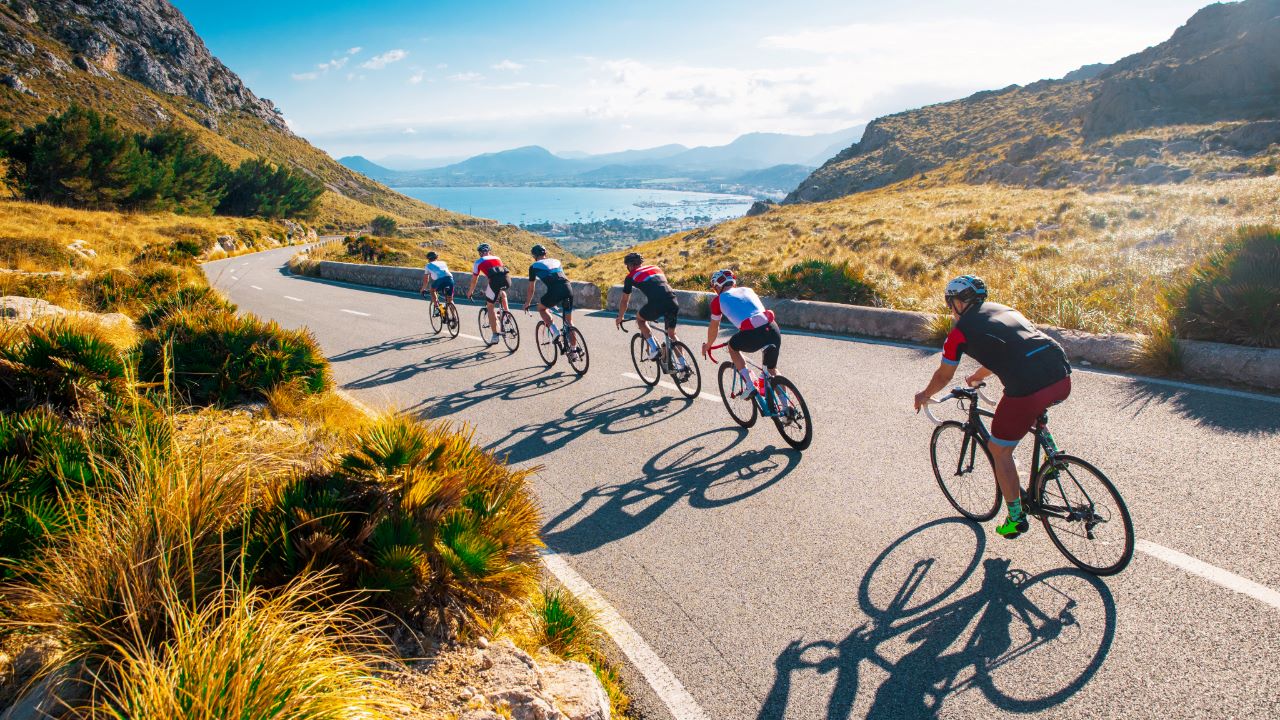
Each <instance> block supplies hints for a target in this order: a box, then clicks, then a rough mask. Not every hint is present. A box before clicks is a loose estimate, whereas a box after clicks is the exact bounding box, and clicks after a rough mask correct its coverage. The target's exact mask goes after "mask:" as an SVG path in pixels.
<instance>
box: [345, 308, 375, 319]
mask: <svg viewBox="0 0 1280 720" xmlns="http://www.w3.org/2000/svg"><path fill="white" fill-rule="evenodd" d="M339 312H344V313H350V314H352V315H359V316H360V317H369V313H362V312H360V311H359V310H348V309H346V308H341V309H340V310H339Z"/></svg>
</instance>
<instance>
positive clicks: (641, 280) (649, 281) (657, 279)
mask: <svg viewBox="0 0 1280 720" xmlns="http://www.w3.org/2000/svg"><path fill="white" fill-rule="evenodd" d="M634 288H640V292H642V293H644V298H645V300H646V301H647V302H648V303H650V304H654V305H660V306H663V307H665V306H667V305H674V304H675V302H676V294H675V293H674V292H672V290H671V286H670V285H669V284H667V276H666V275H663V274H662V271H661V270H659V269H658V268H657V267H655V266H653V265H642V266H640V267H638V268H636V269H635V270H634V271H632V272H630V273H628V274H627V279H626V280H623V281H622V292H623V294H625V295H630V294H631V291H632V289H634Z"/></svg>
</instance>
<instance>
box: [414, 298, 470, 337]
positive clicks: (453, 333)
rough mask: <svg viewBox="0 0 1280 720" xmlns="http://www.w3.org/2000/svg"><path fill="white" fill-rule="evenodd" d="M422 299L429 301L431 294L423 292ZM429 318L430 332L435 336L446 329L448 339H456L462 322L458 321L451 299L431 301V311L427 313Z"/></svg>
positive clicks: (456, 309)
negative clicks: (447, 330)
mask: <svg viewBox="0 0 1280 720" xmlns="http://www.w3.org/2000/svg"><path fill="white" fill-rule="evenodd" d="M422 297H423V298H425V299H430V297H431V294H430V293H428V292H426V291H423V292H422ZM427 314H428V315H429V316H430V317H431V332H433V333H434V334H436V335H439V334H440V331H441V330H443V329H445V328H448V329H449V337H455V338H456V337H458V332H459V331H460V330H461V329H462V322H461V321H460V320H458V308H457V307H456V306H455V305H454V304H453V298H452V297H450V298H449V299H448V300H446V301H444V302H441V301H440V300H439V299H438V298H437V299H436V300H432V301H431V310H430V311H428V313H427Z"/></svg>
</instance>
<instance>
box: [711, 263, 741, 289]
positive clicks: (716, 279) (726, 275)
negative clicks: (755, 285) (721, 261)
mask: <svg viewBox="0 0 1280 720" xmlns="http://www.w3.org/2000/svg"><path fill="white" fill-rule="evenodd" d="M737 284H738V278H736V277H734V276H733V271H732V270H730V269H728V268H725V269H723V270H717V271H715V272H714V273H712V274H711V287H712V288H713V289H715V291H716V292H724V291H725V289H726V288H731V287H733V286H734V285H737Z"/></svg>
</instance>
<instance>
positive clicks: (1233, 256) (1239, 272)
mask: <svg viewBox="0 0 1280 720" xmlns="http://www.w3.org/2000/svg"><path fill="white" fill-rule="evenodd" d="M1167 301H1168V302H1169V304H1170V305H1171V306H1172V308H1173V319H1172V323H1173V326H1174V330H1175V332H1176V333H1177V334H1178V336H1180V337H1183V338H1189V339H1194V340H1211V341H1215V342H1224V343H1234V344H1237V345H1252V346H1257V347H1269V348H1280V228H1275V227H1249V228H1243V229H1242V230H1241V231H1240V233H1239V235H1238V236H1237V237H1236V239H1235V241H1234V242H1232V243H1230V244H1228V245H1227V246H1226V247H1224V248H1223V249H1222V250H1220V251H1219V252H1216V253H1214V254H1213V255H1211V256H1210V257H1209V258H1208V259H1207V260H1206V261H1205V262H1204V263H1202V264H1201V265H1200V266H1199V267H1198V268H1197V269H1196V270H1195V271H1194V272H1193V273H1192V277H1191V279H1190V280H1189V281H1188V282H1187V283H1185V284H1184V285H1182V286H1180V287H1178V288H1176V289H1175V290H1173V291H1172V292H1171V293H1170V294H1169V296H1168V297H1167Z"/></svg>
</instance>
